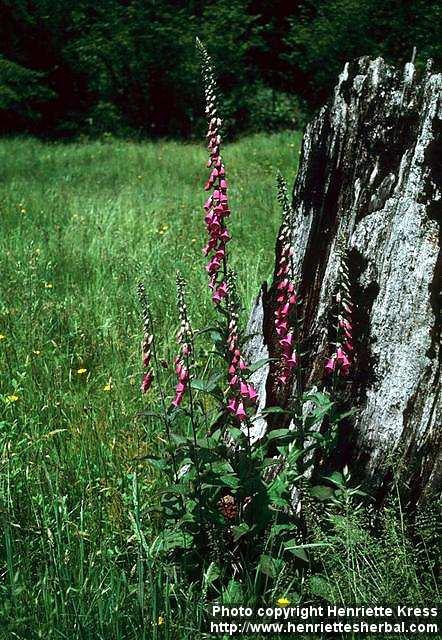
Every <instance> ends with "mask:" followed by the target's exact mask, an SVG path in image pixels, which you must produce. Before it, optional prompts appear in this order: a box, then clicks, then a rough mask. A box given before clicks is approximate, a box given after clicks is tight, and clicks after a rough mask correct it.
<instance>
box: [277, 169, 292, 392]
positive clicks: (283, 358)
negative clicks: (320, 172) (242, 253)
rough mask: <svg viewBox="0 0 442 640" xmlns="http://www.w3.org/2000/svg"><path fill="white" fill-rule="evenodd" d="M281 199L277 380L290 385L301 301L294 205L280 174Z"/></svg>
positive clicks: (279, 197)
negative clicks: (296, 281)
mask: <svg viewBox="0 0 442 640" xmlns="http://www.w3.org/2000/svg"><path fill="white" fill-rule="evenodd" d="M278 200H279V201H280V203H281V205H282V208H283V221H282V225H281V232H280V235H279V238H278V240H279V242H280V246H281V249H280V254H279V261H278V264H277V271H276V278H275V281H276V309H275V312H274V313H275V330H276V333H277V335H278V346H279V349H280V361H279V363H278V375H277V377H276V381H277V383H278V384H279V385H281V386H284V385H286V384H287V383H288V382H289V380H290V379H291V376H292V374H293V370H294V368H295V367H296V364H297V357H296V351H295V335H294V330H293V323H292V322H291V318H292V315H293V311H294V309H295V306H296V303H297V296H296V291H295V286H294V284H293V282H292V279H291V278H292V277H293V274H292V268H291V260H292V253H293V250H292V248H291V246H290V225H291V218H292V213H293V211H292V207H291V205H290V204H289V200H288V195H287V185H286V183H285V181H284V179H283V178H282V176H281V175H279V176H278Z"/></svg>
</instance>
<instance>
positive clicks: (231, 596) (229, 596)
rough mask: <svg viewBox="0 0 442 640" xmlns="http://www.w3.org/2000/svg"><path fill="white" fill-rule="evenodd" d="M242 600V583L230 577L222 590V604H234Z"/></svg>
mask: <svg viewBox="0 0 442 640" xmlns="http://www.w3.org/2000/svg"><path fill="white" fill-rule="evenodd" d="M243 600H244V594H243V589H242V585H241V583H240V582H237V581H236V580H234V579H233V578H232V579H231V580H230V581H229V584H228V585H227V589H225V590H224V591H223V592H222V602H223V604H235V603H238V602H243Z"/></svg>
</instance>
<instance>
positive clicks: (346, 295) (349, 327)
mask: <svg viewBox="0 0 442 640" xmlns="http://www.w3.org/2000/svg"><path fill="white" fill-rule="evenodd" d="M340 253H341V260H340V264H339V270H338V272H339V281H338V290H337V293H336V296H335V301H336V305H337V323H336V328H335V333H336V343H335V345H334V347H335V349H334V351H333V353H332V354H331V356H330V357H329V358H328V359H327V362H326V363H325V373H326V374H327V375H331V374H334V375H335V376H340V377H344V378H345V377H347V376H348V375H349V373H350V369H351V365H352V353H353V349H354V347H353V324H352V311H353V304H352V302H351V299H350V279H349V272H348V264H347V258H346V255H345V253H344V251H340Z"/></svg>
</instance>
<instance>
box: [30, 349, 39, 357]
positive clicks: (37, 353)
mask: <svg viewBox="0 0 442 640" xmlns="http://www.w3.org/2000/svg"><path fill="white" fill-rule="evenodd" d="M32 353H33V354H34V355H36V356H39V355H40V353H41V351H39V350H38V349H33V350H32Z"/></svg>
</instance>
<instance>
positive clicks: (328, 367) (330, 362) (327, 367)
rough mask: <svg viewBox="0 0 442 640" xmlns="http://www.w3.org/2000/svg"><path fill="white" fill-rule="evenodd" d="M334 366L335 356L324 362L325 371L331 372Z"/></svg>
mask: <svg viewBox="0 0 442 640" xmlns="http://www.w3.org/2000/svg"><path fill="white" fill-rule="evenodd" d="M335 367H336V358H334V357H331V358H329V359H328V360H327V362H326V363H325V372H326V373H331V372H332V371H334V370H335Z"/></svg>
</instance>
